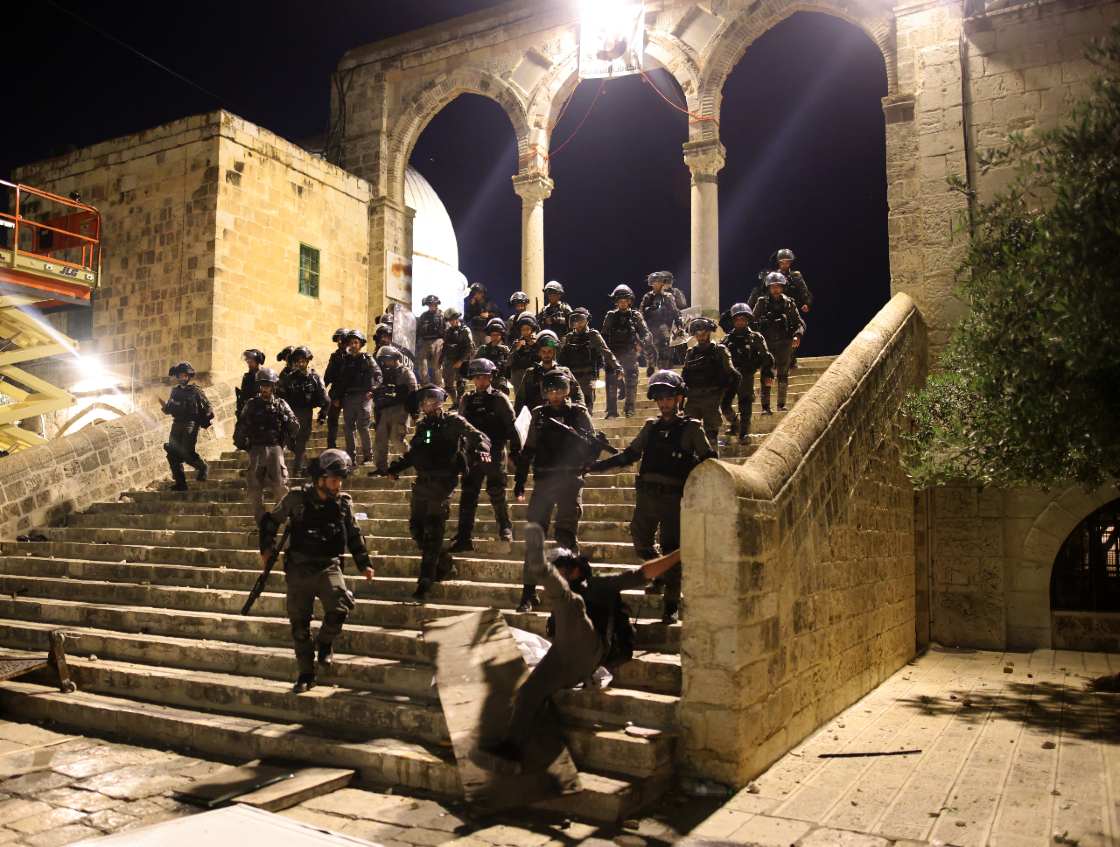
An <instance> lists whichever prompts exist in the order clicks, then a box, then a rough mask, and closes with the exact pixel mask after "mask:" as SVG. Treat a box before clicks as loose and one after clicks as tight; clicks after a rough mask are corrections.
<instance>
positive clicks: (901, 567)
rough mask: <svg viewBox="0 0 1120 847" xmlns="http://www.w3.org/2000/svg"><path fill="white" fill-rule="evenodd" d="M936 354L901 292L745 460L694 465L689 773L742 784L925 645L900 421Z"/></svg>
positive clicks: (687, 503)
mask: <svg viewBox="0 0 1120 847" xmlns="http://www.w3.org/2000/svg"><path fill="white" fill-rule="evenodd" d="M925 359H926V338H925V330H924V325H923V324H922V322H921V318H920V316H919V314H918V311H917V308H916V307H915V305H914V303H913V301H912V300H911V299H910V298H909V297H908V296H907V295H905V294H897V295H895V297H894V298H893V299H892V300H891V301H890V302H889V303H888V304H887V305H886V306H884V307H883V309H882V310H881V311H880V312H879V314H878V315H876V316H875V318H874V319H873V320H872V321H871V323H869V324H868V325H867V327H866V328H865V329H864V330H863V331H862V332H860V334H859V335H858V336H857V337H856V339H855V340H854V341H853V342H852V343H851V344H849V345H848V347H847V349H846V350H845V351H844V352H843V353H842V354H841V355H840V357H839V358H837V360H836V361H835V362H834V363H833V364H832V366H831V367H829V369H828V370H827V371H825V373H824V374H823V375H822V376H821V377H820V379H819V380H818V381H817V382H816V384H815V385H814V386H813V387H812V388H811V389H810V390H809V391H808V392H807V393H806V394H805V396H804V397H802V398H801V399H800V400H799V401H798V402H797V404H796V405H795V406H794V407H793V409H792V410H791V411H790V412H789V413H788V415H787V416H786V418H785V419H784V420H783V421H782V422H781V424H780V425H779V426H778V427H777V428H776V429H775V430H774V432H773V433H772V434H771V435H770V436H769V437H768V438H767V439H766V440H765V441H764V442H763V444H762V446H761V448H760V449H759V450H758V452H756V453H755V454H754V455H753V456H751V457H750V459H748V460H747V461H746V462H745V463H744V464H742V465H735V464H729V463H725V462H719V461H714V460H712V461H708V462H705V463H704V464H703V465H701V466H700V467H699V468H697V469H696V470H695V471H694V472H693V473H692V476H691V477H690V479H689V481H688V485H687V487H686V488H685V495H684V502H683V505H682V554H683V559H684V592H685V598H686V609H685V611H686V613H687V614H686V619H685V623H684V631H683V637H682V644H681V662H682V665H683V679H684V682H683V690H682V697H681V710H680V712H681V713H680V719H681V730H682V742H681V743H680V744H679V745H678V751H679V755H680V759H681V762H680V764H681V768H682V770H683V771H684V772H685V773H687V774H691V775H693V776H700V777H705V778H708V779H713V780H717V781H720V782H724V783H730V784H733V785H742V784H744V783H745V782H746V781H748V780H749V779H751V778H753V777H754V776H756V775H757V774H759V773H761V772H762V771H763V770H764V769H765V768H766V767H767V766H768V765H769V764H770V763H771V762H773V761H774V760H775V759H777V758H778V757H779V756H781V755H782V754H783V753H785V752H786V751H788V750H789V749H790V748H792V747H793V746H794V745H795V744H797V743H798V742H799V741H800V740H801V739H803V738H804V737H805V736H806V735H808V734H809V733H810V732H812V731H813V730H814V729H816V728H817V727H818V726H820V725H821V724H822V723H824V722H825V721H827V720H828V719H829V718H831V717H832V716H834V715H835V714H836V713H837V712H839V711H840V710H841V709H843V708H845V707H846V706H848V705H850V704H851V703H852V702H854V701H855V700H857V699H858V698H859V697H860V696H862V695H863V694H865V693H866V692H867V691H869V690H871V689H872V688H873V687H874V686H875V685H877V684H878V683H879V682H881V681H882V680H883V679H884V678H886V677H887V676H888V675H889V674H891V673H892V672H894V671H895V670H897V669H898V668H899V667H900V666H901V665H903V664H904V663H905V662H906V661H908V660H909V659H910V658H912V656H913V655H914V651H915V627H914V602H915V554H914V494H913V491H912V489H911V485H910V483H909V480H908V479H907V477H906V475H905V474H904V472H903V469H902V466H901V463H900V461H899V452H898V447H897V442H896V438H895V428H896V426H897V425H898V424H899V407H900V404H901V403H902V400H903V398H904V397H905V395H906V392H907V391H908V390H909V389H910V388H911V387H913V386H916V385H918V384H919V383H920V382H921V381H922V380H923V379H924V377H925V367H926V361H925Z"/></svg>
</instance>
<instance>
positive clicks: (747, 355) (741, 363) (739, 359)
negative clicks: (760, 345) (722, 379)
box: [723, 330, 758, 370]
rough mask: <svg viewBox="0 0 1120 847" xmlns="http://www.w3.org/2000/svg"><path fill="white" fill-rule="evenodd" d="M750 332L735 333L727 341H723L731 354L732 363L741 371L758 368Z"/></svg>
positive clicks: (737, 331)
mask: <svg viewBox="0 0 1120 847" xmlns="http://www.w3.org/2000/svg"><path fill="white" fill-rule="evenodd" d="M751 342H752V338H751V333H750V330H746V331H744V332H739V330H735V331H733V332H732V333H731V334H730V335H728V336H727V337H726V338H725V339H723V346H724V347H726V348H727V350H728V352H729V353H731V362H732V363H733V364H734V365H735V367H736V368H738V369H739V370H743V369H744V368H746V369H747V370H753V369H754V368H756V367H758V365H757V363H756V362H755V361H753V359H754V348H753V344H752V343H751Z"/></svg>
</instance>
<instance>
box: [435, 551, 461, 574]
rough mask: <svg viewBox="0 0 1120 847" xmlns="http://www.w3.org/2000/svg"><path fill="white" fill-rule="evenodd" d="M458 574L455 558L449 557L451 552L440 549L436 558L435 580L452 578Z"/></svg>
mask: <svg viewBox="0 0 1120 847" xmlns="http://www.w3.org/2000/svg"><path fill="white" fill-rule="evenodd" d="M458 575H459V571H458V569H457V568H456V567H455V560H454V559H452V558H451V553H450V552H449V551H447V550H441V551H440V554H439V558H438V559H437V560H436V578H435V582H444V581H445V580H448V579H454V578H455V577H457V576H458Z"/></svg>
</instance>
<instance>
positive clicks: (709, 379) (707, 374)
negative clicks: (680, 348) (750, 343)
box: [681, 344, 724, 390]
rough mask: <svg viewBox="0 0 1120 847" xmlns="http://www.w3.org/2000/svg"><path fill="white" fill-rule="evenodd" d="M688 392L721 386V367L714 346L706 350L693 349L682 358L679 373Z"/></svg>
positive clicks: (717, 352)
mask: <svg viewBox="0 0 1120 847" xmlns="http://www.w3.org/2000/svg"><path fill="white" fill-rule="evenodd" d="M681 376H682V377H684V381H685V384H686V385H688V387H689V389H690V390H695V389H701V390H702V389H705V388H719V387H721V386H722V385H723V380H724V375H723V365H722V364H721V362H720V355H719V350H718V349H717V347H716V345H714V344H709V345H708V349H707V350H701V349H700V347H698V346H697V347H693V348H692V349H691V350H689V351H688V354H687V355H686V356H685V358H684V370H683V371H682V372H681Z"/></svg>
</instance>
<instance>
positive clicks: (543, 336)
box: [537, 329, 560, 347]
mask: <svg viewBox="0 0 1120 847" xmlns="http://www.w3.org/2000/svg"><path fill="white" fill-rule="evenodd" d="M537 346H538V347H559V346H560V339H559V338H558V337H557V336H556V333H555V332H553V331H552V330H551V329H542V330H541V331H540V332H538V333H537Z"/></svg>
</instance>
